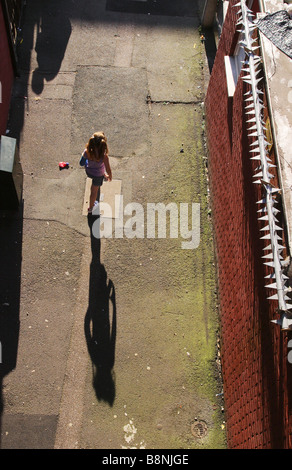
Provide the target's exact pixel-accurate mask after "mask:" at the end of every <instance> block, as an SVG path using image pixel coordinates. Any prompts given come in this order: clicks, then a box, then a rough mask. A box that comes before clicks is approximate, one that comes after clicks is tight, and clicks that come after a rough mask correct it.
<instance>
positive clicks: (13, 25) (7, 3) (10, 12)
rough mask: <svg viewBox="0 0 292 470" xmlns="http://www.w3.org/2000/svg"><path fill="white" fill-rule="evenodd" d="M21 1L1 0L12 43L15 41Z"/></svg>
mask: <svg viewBox="0 0 292 470" xmlns="http://www.w3.org/2000/svg"><path fill="white" fill-rule="evenodd" d="M22 3H23V0H1V4H2V8H3V12H4V14H5V16H6V21H7V25H8V26H9V33H10V37H11V41H12V43H13V44H14V45H15V44H16V41H17V34H18V28H19V25H20V19H21V10H22Z"/></svg>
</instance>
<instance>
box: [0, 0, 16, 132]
mask: <svg viewBox="0 0 292 470" xmlns="http://www.w3.org/2000/svg"><path fill="white" fill-rule="evenodd" d="M13 80H14V70H13V65H12V61H11V55H10V50H9V45H8V40H7V33H6V27H5V22H4V17H3V10H2V5H1V3H0V82H1V85H2V94H1V97H2V103H1V100H0V135H5V133H6V125H7V119H8V113H9V106H10V99H11V89H12V84H13Z"/></svg>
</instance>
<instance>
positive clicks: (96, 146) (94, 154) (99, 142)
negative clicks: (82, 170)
mask: <svg viewBox="0 0 292 470" xmlns="http://www.w3.org/2000/svg"><path fill="white" fill-rule="evenodd" d="M86 150H87V155H88V158H89V159H90V160H96V161H98V160H101V159H103V157H104V155H105V154H107V153H108V146H107V138H106V136H105V135H104V133H103V132H95V133H94V134H93V135H92V136H91V137H90V139H89V141H88V144H87V146H86Z"/></svg>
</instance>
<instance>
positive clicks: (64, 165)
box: [59, 162, 69, 170]
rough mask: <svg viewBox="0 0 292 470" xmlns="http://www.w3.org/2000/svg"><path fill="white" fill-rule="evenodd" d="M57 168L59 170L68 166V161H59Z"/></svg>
mask: <svg viewBox="0 0 292 470" xmlns="http://www.w3.org/2000/svg"><path fill="white" fill-rule="evenodd" d="M59 168H60V170H63V168H69V163H68V162H60V163H59Z"/></svg>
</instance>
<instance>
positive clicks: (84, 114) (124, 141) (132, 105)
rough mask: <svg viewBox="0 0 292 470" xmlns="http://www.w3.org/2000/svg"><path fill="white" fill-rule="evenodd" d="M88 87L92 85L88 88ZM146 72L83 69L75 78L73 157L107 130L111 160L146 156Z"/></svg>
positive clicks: (105, 68) (147, 141)
mask: <svg viewBox="0 0 292 470" xmlns="http://www.w3.org/2000/svg"><path fill="white" fill-rule="evenodd" d="M88 84H90V85H89V86H88ZM146 97H147V75H146V71H145V70H141V69H135V68H122V67H121V68H120V67H117V68H115V67H80V68H79V69H78V71H77V74H76V81H75V91H74V97H73V112H72V146H71V149H72V153H74V154H77V153H79V152H80V148H81V145H82V143H83V145H84V146H85V144H86V142H87V141H88V139H89V137H90V136H91V135H92V133H93V132H95V131H97V130H104V132H106V135H107V138H108V140H109V143H110V144H109V145H110V147H109V153H110V155H112V156H116V157H117V156H130V155H137V156H141V155H147V154H148V153H149V122H148V108H147V104H146Z"/></svg>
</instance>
